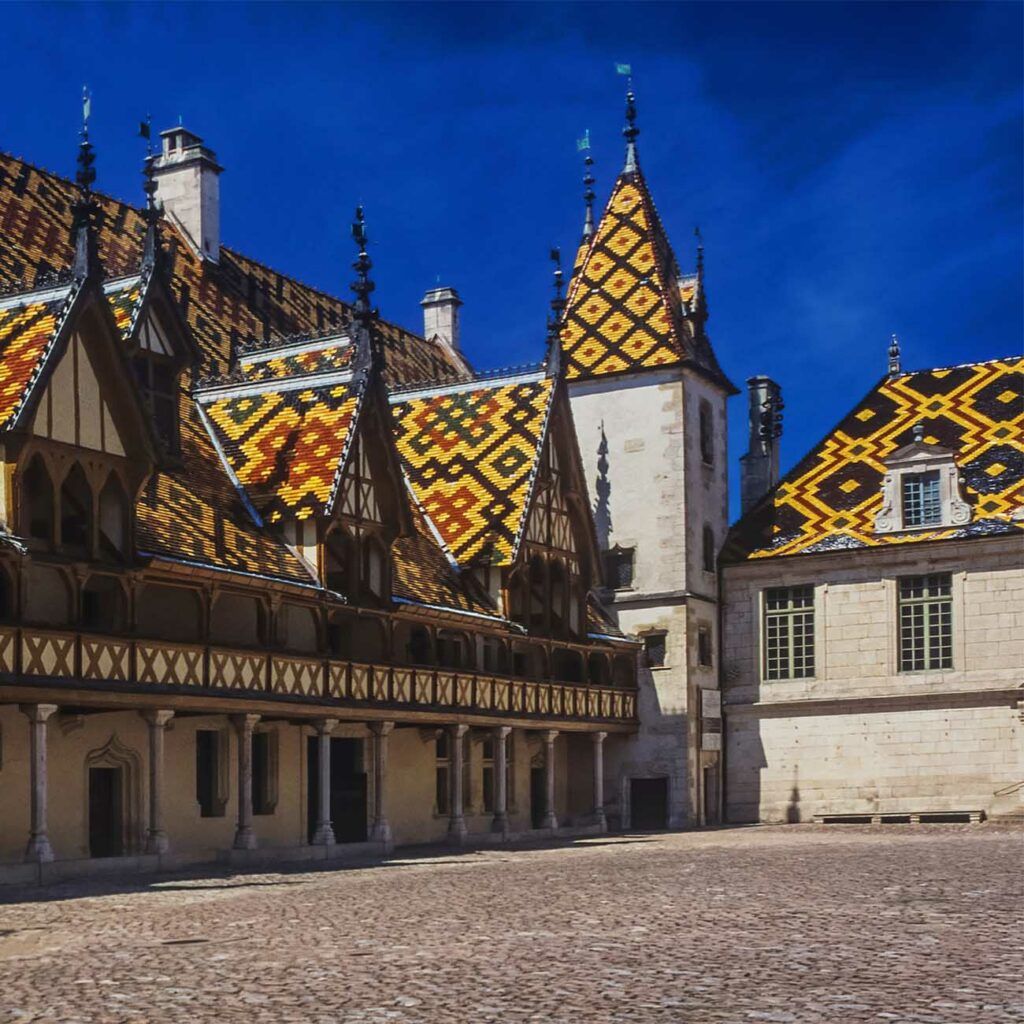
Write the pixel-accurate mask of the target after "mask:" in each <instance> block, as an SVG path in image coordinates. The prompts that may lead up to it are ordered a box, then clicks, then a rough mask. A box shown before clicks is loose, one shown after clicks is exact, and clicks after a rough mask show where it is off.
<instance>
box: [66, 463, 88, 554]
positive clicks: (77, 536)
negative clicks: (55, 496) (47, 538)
mask: <svg viewBox="0 0 1024 1024" xmlns="http://www.w3.org/2000/svg"><path fill="white" fill-rule="evenodd" d="M60 539H61V544H62V546H63V547H65V548H67V549H68V550H69V551H71V552H73V553H74V554H79V555H87V554H89V549H90V548H91V546H92V490H91V488H90V487H89V482H88V481H87V480H86V478H85V473H84V471H83V470H82V467H81V466H79V465H78V464H77V463H76V464H75V465H74V466H72V467H71V472H69V473H68V475H67V476H66V477H65V478H64V483H63V484H61V488H60Z"/></svg>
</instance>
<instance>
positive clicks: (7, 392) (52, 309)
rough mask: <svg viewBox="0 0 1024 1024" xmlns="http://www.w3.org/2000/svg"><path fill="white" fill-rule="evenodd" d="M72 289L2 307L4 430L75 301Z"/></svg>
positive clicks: (0, 406) (0, 420)
mask: <svg viewBox="0 0 1024 1024" xmlns="http://www.w3.org/2000/svg"><path fill="white" fill-rule="evenodd" d="M73 297H74V289H73V288H72V286H71V285H66V286H64V287H63V288H59V289H55V290H50V291H47V292H40V293H37V294H36V295H35V296H32V295H28V296H24V299H23V301H22V300H20V299H19V302H18V304H13V303H12V302H11V300H8V302H7V303H0V429H7V428H9V427H10V426H12V425H13V422H14V420H15V418H16V417H17V415H18V413H19V412H20V411H21V409H22V407H23V406H24V404H25V401H26V399H27V398H28V395H29V393H30V390H31V386H32V384H33V383H34V382H35V381H36V379H37V378H38V376H39V372H40V370H41V369H42V368H43V364H44V363H45V362H46V357H47V356H48V355H49V353H50V351H51V350H52V348H53V344H54V342H55V341H56V339H57V334H58V330H59V326H60V323H61V321H62V319H63V317H64V315H65V314H66V312H67V308H68V306H69V304H70V303H71V302H72V301H73Z"/></svg>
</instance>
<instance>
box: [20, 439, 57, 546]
mask: <svg viewBox="0 0 1024 1024" xmlns="http://www.w3.org/2000/svg"><path fill="white" fill-rule="evenodd" d="M21 503H22V510H23V512H22V527H21V528H22V532H23V534H24V536H25V537H26V538H28V539H29V540H30V541H38V542H39V544H51V543H53V522H54V517H55V513H54V507H53V506H54V502H53V481H52V480H51V479H50V474H49V473H48V472H47V469H46V463H45V462H43V459H42V456H40V455H37V456H36V457H35V458H34V459H33V460H32V461H31V462H30V463H29V466H28V469H26V470H25V472H24V473H23V474H22V477H21Z"/></svg>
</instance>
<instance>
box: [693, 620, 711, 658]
mask: <svg viewBox="0 0 1024 1024" xmlns="http://www.w3.org/2000/svg"><path fill="white" fill-rule="evenodd" d="M697 661H698V663H699V664H701V665H711V664H712V661H713V654H712V650H711V630H710V629H709V628H708V627H707V626H700V627H698V629H697Z"/></svg>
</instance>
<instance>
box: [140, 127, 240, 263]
mask: <svg viewBox="0 0 1024 1024" xmlns="http://www.w3.org/2000/svg"><path fill="white" fill-rule="evenodd" d="M160 138H161V139H162V140H163V148H162V151H161V153H160V155H159V156H158V157H157V159H156V163H155V165H154V176H155V177H156V184H157V191H156V197H157V199H158V200H159V201H160V202H161V203H163V207H164V210H165V212H166V213H167V214H169V215H170V216H171V217H172V218H173V219H174V220H175V221H177V222H178V224H179V225H180V226H181V227H182V228H183V229H184V230H185V232H186V234H187V235H188V236H189V238H190V239H191V241H192V244H193V246H194V247H195V249H196V251H197V252H198V253H199V255H200V256H202V257H203V259H206V260H211V261H212V262H214V263H216V262H217V260H218V259H220V172H221V171H222V170H223V168H222V167H221V166H220V164H218V163H217V157H216V154H215V153H214V152H213V150H212V149H207V147H206V146H204V145H203V140H202V139H201V138H199V136H198V135H193V134H192V132H190V131H189V130H188V129H187V128H182V127H180V126H179V127H178V128H169V129H168V130H167V131H165V132H161V133H160Z"/></svg>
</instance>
